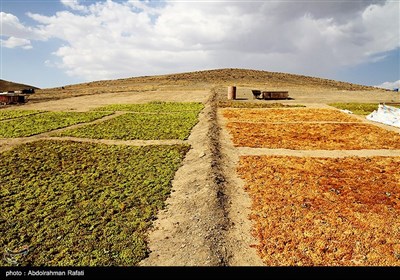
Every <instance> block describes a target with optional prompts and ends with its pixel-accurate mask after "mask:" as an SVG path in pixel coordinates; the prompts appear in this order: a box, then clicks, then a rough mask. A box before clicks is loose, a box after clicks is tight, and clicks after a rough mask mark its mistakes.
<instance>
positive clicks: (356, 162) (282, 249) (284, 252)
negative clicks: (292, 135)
mask: <svg viewBox="0 0 400 280" xmlns="http://www.w3.org/2000/svg"><path fill="white" fill-rule="evenodd" d="M399 166H400V158H399V157H386V158H385V157H348V158H340V159H337V158H336V159H335V158H310V157H288V156H242V157H241V158H240V166H239V168H238V172H239V174H240V176H241V177H242V178H243V179H244V180H245V184H246V185H245V189H246V191H247V192H248V193H249V195H250V196H251V198H252V201H253V202H252V214H251V219H252V221H253V234H254V236H255V237H257V239H258V241H259V244H258V245H256V248H257V250H258V253H259V255H260V256H261V258H262V259H263V261H264V263H265V264H266V265H270V266H364V265H365V266H399V265H400V241H399V240H400V221H399V219H398V216H399V214H400V192H399V186H400V173H399V169H398V167H399Z"/></svg>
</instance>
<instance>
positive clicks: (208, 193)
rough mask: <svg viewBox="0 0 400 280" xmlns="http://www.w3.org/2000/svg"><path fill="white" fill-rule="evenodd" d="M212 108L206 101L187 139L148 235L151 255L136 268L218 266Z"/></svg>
mask: <svg viewBox="0 0 400 280" xmlns="http://www.w3.org/2000/svg"><path fill="white" fill-rule="evenodd" d="M212 102H213V101H212V96H210V98H209V99H208V101H207V102H206V103H205V108H204V109H203V111H202V112H201V113H200V115H199V123H198V124H197V125H196V126H195V127H194V128H193V130H192V133H191V135H190V137H189V139H188V143H189V144H190V145H191V146H192V149H191V150H190V151H189V152H188V154H187V155H186V157H185V160H184V162H183V166H182V167H181V168H180V169H179V170H178V171H177V173H176V174H175V179H174V181H173V187H172V191H173V192H172V194H171V197H169V198H168V199H167V205H168V206H167V208H166V209H165V211H162V212H161V213H159V215H158V219H157V220H156V221H155V224H154V230H153V231H152V232H151V233H150V250H151V254H150V256H149V257H148V258H147V259H145V260H143V261H142V262H141V263H140V265H142V266H155V265H157V266H216V265H221V264H223V262H224V258H225V257H224V256H223V254H224V252H221V250H220V248H221V246H222V244H221V238H220V235H221V230H222V231H223V228H224V226H225V222H226V221H225V218H224V213H223V209H221V207H220V204H219V199H218V193H217V192H218V191H217V188H216V185H215V182H214V180H213V176H212V172H213V170H212V168H211V162H212V161H213V154H212V145H213V143H210V138H209V132H210V130H211V128H212V125H213V123H214V122H215V119H214V116H213V112H212ZM221 254H222V255H221Z"/></svg>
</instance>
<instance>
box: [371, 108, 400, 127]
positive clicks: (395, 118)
mask: <svg viewBox="0 0 400 280" xmlns="http://www.w3.org/2000/svg"><path fill="white" fill-rule="evenodd" d="M366 118H367V119H368V120H371V121H374V122H380V123H384V124H388V125H392V126H396V127H400V108H396V107H392V106H387V105H385V104H379V105H378V109H377V110H375V111H373V112H372V113H371V114H369V115H368V116H367V117H366Z"/></svg>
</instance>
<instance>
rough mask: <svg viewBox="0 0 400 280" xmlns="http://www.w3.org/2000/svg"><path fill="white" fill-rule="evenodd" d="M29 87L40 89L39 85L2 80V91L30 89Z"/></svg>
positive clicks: (0, 89)
mask: <svg viewBox="0 0 400 280" xmlns="http://www.w3.org/2000/svg"><path fill="white" fill-rule="evenodd" d="M28 88H34V89H38V88H37V87H34V86H30V85H24V84H18V83H14V82H10V81H6V80H0V92H4V91H13V90H22V89H28Z"/></svg>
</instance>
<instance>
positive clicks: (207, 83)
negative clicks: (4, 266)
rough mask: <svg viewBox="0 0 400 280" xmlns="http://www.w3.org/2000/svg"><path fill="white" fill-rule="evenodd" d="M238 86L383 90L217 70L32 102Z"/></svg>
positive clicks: (75, 89)
mask: <svg viewBox="0 0 400 280" xmlns="http://www.w3.org/2000/svg"><path fill="white" fill-rule="evenodd" d="M228 85H236V86H238V87H259V88H271V89H276V88H279V89H282V88H285V89H296V90H306V91H318V90H319V91H320V90H329V91H353V92H354V91H375V92H377V91H382V92H383V91H384V90H381V89H378V88H375V87H371V86H363V85H357V84H351V83H345V82H340V81H334V80H328V79H321V78H315V77H309V76H303V75H295V74H287V73H278V72H268V71H260V70H249V69H236V68H228V69H215V70H205V71H195V72H186V73H177V74H169V75H157V76H142V77H132V78H126V79H116V80H103V81H94V82H89V83H81V84H74V85H66V86H63V87H57V88H47V89H42V90H37V91H36V94H35V95H33V96H31V97H30V101H31V102H43V101H47V100H55V99H63V98H67V97H74V96H81V95H93V94H101V93H110V92H146V91H158V90H167V91H169V90H172V91H190V90H208V89H210V88H211V87H216V86H217V87H218V86H223V87H225V86H228Z"/></svg>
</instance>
